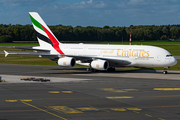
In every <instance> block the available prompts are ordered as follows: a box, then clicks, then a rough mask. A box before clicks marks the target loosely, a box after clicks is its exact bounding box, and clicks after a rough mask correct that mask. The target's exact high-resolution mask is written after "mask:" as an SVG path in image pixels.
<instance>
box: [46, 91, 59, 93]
mask: <svg viewBox="0 0 180 120" xmlns="http://www.w3.org/2000/svg"><path fill="white" fill-rule="evenodd" d="M49 93H60V92H59V91H49Z"/></svg>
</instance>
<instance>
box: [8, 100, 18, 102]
mask: <svg viewBox="0 0 180 120" xmlns="http://www.w3.org/2000/svg"><path fill="white" fill-rule="evenodd" d="M17 101H18V100H6V102H17Z"/></svg>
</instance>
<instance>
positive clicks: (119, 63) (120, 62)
mask: <svg viewBox="0 0 180 120" xmlns="http://www.w3.org/2000/svg"><path fill="white" fill-rule="evenodd" d="M61 56H67V57H74V58H75V59H76V60H81V61H82V62H83V61H84V62H89V63H90V62H91V61H93V60H94V59H100V60H106V61H108V62H109V64H110V66H111V67H113V66H114V67H118V66H119V67H121V66H126V65H129V64H131V62H130V61H127V60H120V59H113V58H107V57H97V56H93V55H90V56H81V55H80V56H79V55H61Z"/></svg>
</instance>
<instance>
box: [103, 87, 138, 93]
mask: <svg viewBox="0 0 180 120" xmlns="http://www.w3.org/2000/svg"><path fill="white" fill-rule="evenodd" d="M100 90H104V91H109V92H130V91H139V90H138V89H121V90H118V89H114V88H100Z"/></svg>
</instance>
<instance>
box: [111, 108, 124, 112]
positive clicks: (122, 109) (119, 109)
mask: <svg viewBox="0 0 180 120" xmlns="http://www.w3.org/2000/svg"><path fill="white" fill-rule="evenodd" d="M111 110H113V111H121V112H122V111H126V109H124V108H111Z"/></svg>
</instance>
